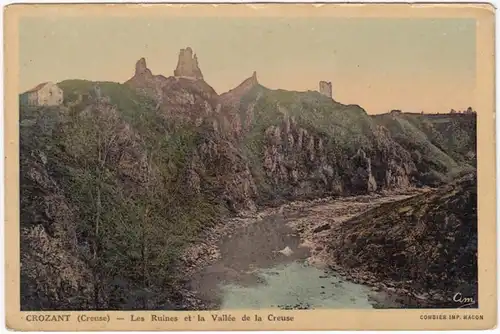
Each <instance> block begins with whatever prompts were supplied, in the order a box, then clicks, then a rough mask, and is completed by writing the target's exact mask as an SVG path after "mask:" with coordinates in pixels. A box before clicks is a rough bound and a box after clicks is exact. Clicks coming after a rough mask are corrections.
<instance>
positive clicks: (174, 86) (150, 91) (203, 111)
mask: <svg viewBox="0 0 500 334" xmlns="http://www.w3.org/2000/svg"><path fill="white" fill-rule="evenodd" d="M189 59H191V60H189ZM175 72H176V77H168V78H167V77H165V76H163V75H153V74H152V72H151V70H150V69H149V68H148V67H147V65H146V60H145V59H144V58H141V59H140V60H138V61H137V63H136V67H135V74H134V76H133V77H132V78H131V79H129V80H128V81H127V82H125V84H126V85H129V86H131V87H132V88H134V89H136V90H137V91H140V92H142V93H144V94H146V95H148V96H149V97H152V98H153V99H154V101H155V104H156V110H157V111H159V112H160V114H162V115H163V116H164V117H165V118H166V119H168V120H170V121H172V122H178V123H180V124H195V125H196V126H199V125H200V124H201V123H202V120H203V119H204V118H205V117H207V116H211V115H212V114H213V113H214V111H215V108H216V106H217V98H218V95H217V93H216V92H215V90H214V89H213V88H212V87H210V85H208V84H207V83H206V82H205V81H203V76H202V75H201V71H200V70H199V68H198V61H197V58H196V56H192V50H191V49H190V48H187V49H183V50H181V52H180V55H179V64H178V65H177V70H176V71H175ZM193 78H196V79H199V80H192V79H193Z"/></svg>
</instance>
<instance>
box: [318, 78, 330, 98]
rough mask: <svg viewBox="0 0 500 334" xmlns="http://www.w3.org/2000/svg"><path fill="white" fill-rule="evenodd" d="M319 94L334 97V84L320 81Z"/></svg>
mask: <svg viewBox="0 0 500 334" xmlns="http://www.w3.org/2000/svg"><path fill="white" fill-rule="evenodd" d="M319 92H320V93H321V94H323V95H325V96H328V97H332V83H331V82H327V81H320V82H319Z"/></svg>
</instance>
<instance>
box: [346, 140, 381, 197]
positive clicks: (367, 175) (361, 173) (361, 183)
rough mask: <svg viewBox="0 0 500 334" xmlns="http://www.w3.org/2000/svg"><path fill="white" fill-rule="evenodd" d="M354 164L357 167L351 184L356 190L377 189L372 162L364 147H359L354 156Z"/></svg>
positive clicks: (368, 191)
mask: <svg viewBox="0 0 500 334" xmlns="http://www.w3.org/2000/svg"><path fill="white" fill-rule="evenodd" d="M353 166H354V167H355V168H356V170H355V173H354V175H353V177H352V179H351V184H352V186H353V190H354V191H355V192H360V193H365V192H366V193H370V192H373V191H375V190H377V182H376V181H375V177H374V176H373V173H372V163H371V159H370V157H368V156H367V155H366V153H365V151H363V150H362V149H359V150H358V152H357V154H356V155H355V156H354V157H353Z"/></svg>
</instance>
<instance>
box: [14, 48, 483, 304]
mask: <svg viewBox="0 0 500 334" xmlns="http://www.w3.org/2000/svg"><path fill="white" fill-rule="evenodd" d="M200 64H202V60H198V58H197V56H196V55H195V54H194V51H193V50H191V49H190V48H186V49H182V50H181V51H180V52H179V62H178V64H177V67H176V68H175V70H174V75H173V76H164V75H161V74H153V72H152V71H151V70H150V69H149V68H148V66H147V63H146V59H144V58H141V59H139V60H138V61H137V63H136V65H135V71H134V68H133V66H131V72H132V73H131V76H130V79H129V80H127V81H126V82H124V83H117V82H92V81H87V80H79V79H74V80H65V81H62V82H59V83H57V86H58V87H59V88H60V89H61V91H63V92H64V94H63V95H64V101H63V103H62V104H60V105H50V106H34V105H24V104H22V103H21V104H20V124H19V125H20V161H19V162H20V169H21V174H20V188H21V210H20V211H21V212H20V221H21V224H20V235H21V264H22V265H21V306H22V309H23V310H76V309H79V310H165V309H167V310H169V309H207V308H209V309H212V308H217V309H219V308H222V309H231V308H239V307H250V308H261V307H275V308H286V309H288V308H321V307H330V308H337V307H360V308H364V307H370V308H372V307H377V308H380V307H381V308H390V307H437V306H443V305H445V306H447V307H449V306H450V305H453V303H452V301H450V298H451V297H450V293H451V291H452V290H453V289H457V288H460V289H463V291H468V292H469V293H470V294H475V293H477V256H476V254H477V213H476V211H477V197H476V196H477V195H476V176H475V175H476V115H475V113H454V114H451V113H450V114H448V113H445V114H432V115H427V114H410V113H404V112H394V111H393V112H388V113H387V114H383V115H376V116H375V115H370V114H369V113H367V111H365V110H364V109H363V108H362V107H361V106H358V105H344V104H342V103H340V102H338V101H335V100H334V99H333V98H332V97H331V92H328V91H327V92H326V93H325V91H324V90H325V89H327V88H328V87H327V86H325V84H324V83H323V84H322V87H323V89H322V90H321V91H322V92H317V91H306V92H295V91H286V90H281V89H277V90H272V89H269V88H266V87H265V86H263V85H262V84H261V83H260V82H259V80H258V75H257V73H255V72H254V73H253V74H252V75H251V76H250V77H248V78H247V79H245V80H243V81H242V83H241V84H240V85H238V86H236V87H235V88H234V89H231V90H230V91H228V92H226V93H222V94H219V93H217V92H216V91H215V90H214V89H213V88H212V87H211V86H210V85H209V84H208V83H207V82H205V80H204V78H203V74H202V71H201V69H200V67H201V65H200ZM131 65H133V64H131ZM172 67H173V65H172ZM318 79H321V78H318ZM325 87H326V88H325ZM24 100H26V99H22V98H20V102H22V101H24ZM438 271H440V272H438ZM461 291H462V290H461ZM244 297H245V298H244ZM243 300H248V301H247V302H246V304H241V303H242V302H243Z"/></svg>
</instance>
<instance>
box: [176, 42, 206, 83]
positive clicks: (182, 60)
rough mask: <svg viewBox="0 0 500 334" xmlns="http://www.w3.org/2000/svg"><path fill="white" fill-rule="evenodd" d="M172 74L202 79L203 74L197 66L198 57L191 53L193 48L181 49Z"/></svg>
mask: <svg viewBox="0 0 500 334" xmlns="http://www.w3.org/2000/svg"><path fill="white" fill-rule="evenodd" d="M174 76H176V77H188V78H193V79H203V74H202V73H201V70H200V68H199V66H198V57H196V55H195V54H193V50H192V49H191V48H190V47H187V48H185V49H181V51H180V52H179V61H178V62H177V68H176V69H175V71H174Z"/></svg>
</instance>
